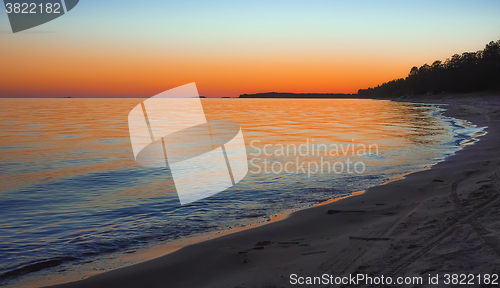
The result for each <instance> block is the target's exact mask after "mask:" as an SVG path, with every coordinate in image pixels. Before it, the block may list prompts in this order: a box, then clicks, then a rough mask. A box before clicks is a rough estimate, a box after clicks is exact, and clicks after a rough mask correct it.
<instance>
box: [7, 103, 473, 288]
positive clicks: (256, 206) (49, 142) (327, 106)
mask: <svg viewBox="0 0 500 288" xmlns="http://www.w3.org/2000/svg"><path fill="white" fill-rule="evenodd" d="M142 100H143V99H0V121H1V122H0V123H1V124H0V171H1V174H0V183H1V188H0V229H1V230H0V275H3V276H0V281H3V282H4V283H6V282H5V281H10V280H11V279H12V278H15V277H19V276H21V275H23V274H26V273H28V272H30V271H33V270H39V269H42V268H46V267H49V266H58V269H62V268H61V267H64V266H65V265H73V266H74V265H79V264H80V263H83V262H85V261H89V259H95V258H98V257H100V256H102V255H105V254H106V253H110V252H116V251H118V252H119V251H127V250H130V249H136V248H138V247H139V248H140V247H142V246H144V245H151V244H152V243H153V244H154V243H164V242H166V241H170V240H172V239H177V238H180V237H185V236H192V235H196V234H199V233H204V232H207V231H214V230H220V229H227V228H231V227H239V226H242V225H244V224H247V223H250V222H255V221H266V220H267V219H268V218H269V216H270V215H273V214H277V213H280V212H283V211H286V210H289V209H298V208H304V207H309V206H311V205H313V204H316V203H319V202H321V201H325V200H327V199H331V198H334V197H338V196H340V195H345V194H347V193H350V192H353V191H358V190H363V189H366V188H368V187H371V186H374V185H378V184H380V183H383V182H385V181H386V180H389V179H393V178H396V177H400V176H401V175H404V174H406V173H409V172H413V171H418V170H422V169H427V168H429V167H430V166H431V165H433V164H435V163H437V162H439V161H441V160H443V159H444V158H445V157H446V156H448V155H450V154H452V153H454V152H455V151H457V150H458V149H460V147H461V146H462V145H463V143H470V142H471V139H474V136H477V135H478V133H480V131H481V129H479V128H475V127H474V126H471V125H469V124H467V123H465V122H463V121H458V120H456V119H452V118H447V117H444V116H442V115H441V113H440V112H441V111H442V108H440V107H437V106H433V105H424V104H410V103H399V102H390V101H374V100H353V99H314V100H310V99H293V100H284V99H202V102H203V106H204V109H205V112H206V114H207V118H208V119H209V120H233V121H236V122H238V123H239V124H240V125H241V127H242V130H243V135H244V137H245V142H246V146H247V151H248V153H249V163H251V165H250V168H249V169H250V172H249V174H248V175H247V176H246V177H245V178H244V179H243V180H242V181H241V182H239V183H238V184H237V185H235V186H234V187H232V188H231V189H228V190H226V191H224V192H222V193H219V194H216V195H214V196H212V197H209V198H206V199H203V200H201V201H197V202H194V203H190V204H189V205H186V206H180V205H179V200H178V198H177V195H176V191H175V186H174V185H173V182H172V177H171V176H170V173H169V171H168V168H167V169H165V168H143V167H140V166H138V165H137V164H136V162H135V161H134V158H133V154H132V148H131V144H130V141H129V134H128V126H127V116H128V113H129V111H130V110H131V109H132V108H133V107H134V106H135V105H137V104H139V103H140V102H141V101H142ZM312 144H316V145H319V144H323V145H325V146H321V145H320V146H317V147H320V148H319V149H318V150H314V149H312V151H316V153H314V152H313V153H303V154H302V155H300V154H299V153H286V155H283V153H280V150H281V149H282V148H281V147H293V146H294V145H295V147H299V146H300V145H309V147H311V146H310V145H312ZM369 144H374V145H376V147H377V153H370V154H365V155H358V154H357V153H356V154H355V155H351V154H346V155H334V156H332V155H331V154H328V152H331V151H329V148H327V149H325V147H334V146H332V145H337V147H341V146H342V147H344V148H345V147H349V145H369ZM287 145H288V146H287ZM264 147H265V148H266V150H264ZM304 147H305V146H304ZM264 151H265V152H266V153H267V154H268V155H264V154H263V153H264ZM259 152H261V153H259ZM347 160H349V161H351V162H352V163H358V162H362V163H363V164H364V167H365V169H364V171H363V173H349V172H348V171H347V170H344V171H343V172H342V173H332V172H330V171H329V172H325V171H326V170H325V171H323V173H310V171H305V170H302V169H296V168H297V167H296V166H297V165H298V166H300V165H301V163H321V161H329V162H331V163H335V162H341V163H346V161H347ZM264 161H267V162H268V163H271V164H264ZM287 162H292V164H291V165H290V166H288V168H289V169H288V172H287V171H281V170H279V169H277V168H279V167H283V166H284V165H285V164H286V163H287ZM265 165H268V167H267V168H268V173H266V172H265V168H266V167H265ZM269 165H274V166H269ZM280 165H281V166H280ZM306 166H307V165H306ZM273 167H274V168H275V169H274V170H272V169H271V170H269V168H273ZM259 168H260V171H259ZM313 168H314V166H313ZM290 171H292V173H290ZM200 181H202V180H201V179H200Z"/></svg>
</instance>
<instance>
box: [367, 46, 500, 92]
mask: <svg viewBox="0 0 500 288" xmlns="http://www.w3.org/2000/svg"><path fill="white" fill-rule="evenodd" d="M494 89H500V40H498V41H496V42H494V41H491V42H490V43H488V44H486V47H485V48H484V50H480V51H477V52H465V53H462V55H459V54H455V55H453V56H451V58H448V59H446V61H444V62H441V61H440V60H436V61H434V62H433V63H432V65H428V64H424V65H422V66H421V67H420V68H418V67H416V66H414V67H412V68H411V70H410V73H409V74H408V76H407V77H406V78H400V79H395V80H392V81H389V82H387V83H384V84H382V85H379V86H377V87H374V88H368V89H360V90H359V91H358V96H359V97H387V98H391V97H399V96H403V95H417V94H439V93H445V92H454V93H468V92H476V91H485V90H494Z"/></svg>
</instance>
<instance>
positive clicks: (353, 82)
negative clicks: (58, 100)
mask: <svg viewBox="0 0 500 288" xmlns="http://www.w3.org/2000/svg"><path fill="white" fill-rule="evenodd" d="M9 48H11V49H10V52H9V54H10V57H9V58H8V59H6V61H4V62H3V63H2V66H3V67H4V68H5V69H2V71H0V87H1V88H0V89H1V96H3V97H23V96H28V97H64V96H71V97H120V96H121V97H149V96H152V95H155V94H157V93H160V92H162V91H165V90H168V89H171V88H174V87H177V86H180V85H183V84H187V83H190V82H196V84H197V87H198V90H199V93H200V95H203V96H208V97H211V96H212V97H216V96H231V97H237V96H239V95H240V94H245V93H246V94H251V93H260V92H294V93H357V91H358V89H360V88H367V87H372V86H376V85H378V84H381V83H383V82H386V81H389V80H392V79H394V78H399V77H405V76H406V75H407V73H408V71H409V69H410V68H411V65H410V62H412V61H411V60H409V59H408V60H407V61H405V62H402V61H394V62H393V61H390V57H391V55H389V54H391V53H386V54H385V55H382V57H380V58H377V57H373V54H376V53H374V51H372V53H364V54H363V53H361V52H359V51H358V52H356V51H354V52H353V51H332V52H329V51H326V50H325V51H317V53H309V52H306V53H301V51H298V52H297V51H292V52H290V51H284V53H281V54H280V53H279V51H271V52H270V53H267V54H266V53H262V54H258V53H253V54H252V53H248V54H246V55H242V54H244V53H241V52H240V53H232V54H225V55H221V53H207V54H210V55H198V56H197V57H193V56H192V55H191V54H187V53H185V54H184V55H183V53H176V52H172V53H171V54H170V55H169V53H162V51H152V52H151V53H137V52H136V51H134V49H123V50H122V51H116V52H114V53H110V52H109V50H104V49H103V50H99V49H95V48H94V47H90V49H86V51H85V53H84V54H83V53H81V48H78V47H70V49H68V46H64V47H60V48H59V47H55V46H53V45H50V44H47V43H45V45H40V46H39V48H38V49H37V51H38V53H39V54H38V55H34V54H33V53H27V51H26V49H15V48H14V47H9ZM71 48H72V49H71ZM111 50H112V49H111ZM112 51H113V50H112ZM356 54H358V55H356ZM172 55H173V56H172ZM261 55H262V56H261ZM379 56H381V55H380V54H379ZM415 61H418V59H415ZM6 72H8V73H6Z"/></svg>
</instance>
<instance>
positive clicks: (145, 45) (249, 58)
mask: <svg viewBox="0 0 500 288" xmlns="http://www.w3.org/2000/svg"><path fill="white" fill-rule="evenodd" d="M457 1H458V0H456V1H455V0H454V1H452V0H446V1H442V2H439V1H431V0H423V1H421V2H418V3H409V2H408V3H406V2H405V3H403V2H401V1H395V0H384V1H381V2H380V3H378V2H377V3H375V1H367V0H362V1H360V5H357V4H356V5H355V4H354V3H352V2H350V1H340V0H339V1H323V0H318V1H313V2H311V3H306V2H301V1H276V2H272V3H271V2H268V1H262V0H257V1H255V2H237V1H226V0H220V1H195V0H193V1H187V2H170V1H153V2H154V3H155V5H142V4H141V3H142V2H134V1H130V2H127V1H118V0H109V2H105V3H104V2H102V1H101V2H99V1H94V0H88V1H81V2H80V3H79V5H78V7H76V8H75V9H74V10H72V11H71V13H68V15H67V16H66V15H64V17H61V19H57V20H55V21H52V22H49V23H47V24H44V25H43V26H40V27H36V28H34V29H32V30H28V31H26V32H21V33H15V34H12V33H10V31H8V29H10V26H9V25H10V24H9V22H8V19H7V17H4V16H6V14H3V13H5V12H3V11H0V97H151V96H153V95H156V94H158V93H161V92H163V91H166V90H169V89H172V88H174V87H177V86H180V85H184V84H187V83H191V82H195V83H196V85H197V87H198V90H199V93H200V95H202V96H208V97H221V96H230V97H237V96H239V95H241V94H252V93H264V92H294V93H357V91H358V89H366V88H368V87H375V86H377V85H380V84H382V83H384V82H387V81H391V80H393V79H397V78H404V77H406V76H407V75H408V72H409V71H410V69H411V67H413V66H421V65H423V64H425V63H427V64H431V63H432V62H433V61H435V60H441V61H444V60H446V58H448V57H451V56H452V55H453V54H455V53H459V54H461V53H462V52H469V51H478V50H481V49H483V48H484V45H485V44H486V43H488V42H490V41H492V40H497V39H498V38H500V34H498V31H497V29H496V27H498V25H500V17H497V16H498V15H497V14H496V12H495V11H498V9H496V8H500V2H497V1H491V0H479V2H481V5H478V4H479V2H477V3H472V2H467V1H458V2H460V3H459V4H457V3H458V2H457ZM358 4H359V3H358ZM361 4H362V5H361ZM116 5H118V7H120V10H119V11H118V12H119V13H115V12H116V11H115V9H116V7H117V6H116ZM442 11H448V12H449V13H446V14H443V13H442ZM497 24H498V25H497Z"/></svg>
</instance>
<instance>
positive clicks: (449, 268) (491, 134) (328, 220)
mask: <svg viewBox="0 0 500 288" xmlns="http://www.w3.org/2000/svg"><path fill="white" fill-rule="evenodd" d="M412 101H416V102H418V101H417V100H415V99H412ZM421 101H422V102H426V103H444V104H449V105H448V106H447V111H446V112H445V115H446V116H451V117H455V118H458V119H464V120H468V121H470V122H472V123H474V124H476V125H478V126H488V128H487V130H486V131H487V134H486V135H485V136H482V137H481V138H480V141H478V142H476V143H475V144H474V145H469V146H466V147H465V148H464V149H462V150H460V151H459V152H457V153H456V154H455V155H453V156H450V157H448V158H447V159H446V160H445V161H443V162H441V163H439V164H437V165H434V166H433V167H432V168H431V169H429V170H426V171H421V172H417V173H413V174H411V175H408V176H407V177H405V179H402V180H398V181H393V182H390V183H388V184H385V185H382V186H377V187H373V188H370V189H368V190H367V191H366V192H365V193H363V194H362V195H359V196H355V197H348V198H345V199H342V200H340V201H336V202H333V203H330V204H327V205H322V206H318V207H313V208H310V209H305V210H301V211H298V212H295V213H292V214H290V215H289V216H288V217H287V218H286V219H284V220H281V221H276V222H273V223H270V224H268V225H263V226H260V227H256V228H252V229H248V230H243V231H240V232H238V233H234V234H230V235H226V236H222V237H219V238H215V239H211V240H208V241H204V242H201V243H197V244H194V245H190V246H187V247H184V248H182V249H180V250H177V251H175V252H173V253H170V254H168V255H165V256H162V257H159V258H156V259H153V260H150V261H146V262H143V263H139V264H136V265H132V266H129V267H124V268H120V269H116V270H112V271H109V272H106V273H102V274H99V275H96V276H92V277H90V278H87V279H85V280H82V281H77V282H73V283H68V284H63V285H58V286H53V287H65V288H66V287H68V288H69V287H75V288H76V287H97V288H99V287H169V288H171V287H309V286H308V285H292V284H291V276H290V275H291V274H296V276H297V277H320V276H322V275H323V274H324V273H327V274H330V275H333V276H348V275H349V274H356V273H361V274H368V275H372V276H380V275H385V276H393V277H399V276H405V277H406V276H423V277H425V279H427V277H428V275H429V274H432V275H433V276H434V275H436V274H439V275H440V277H443V275H444V274H446V273H459V274H461V273H465V274H469V273H474V274H488V273H489V274H493V273H498V272H499V271H500V235H499V233H500V197H499V196H500V134H499V131H500V127H499V126H500V97H498V96H485V95H481V96H473V95H470V96H467V95H465V96H461V97H453V96H440V99H435V98H434V100H429V99H425V98H422V99H421ZM442 279H443V278H441V280H442ZM334 286H335V285H331V287H334ZM361 286H363V285H361ZM420 286H424V287H425V286H429V287H431V286H430V285H428V284H425V283H424V285H418V287H420ZM470 286H471V287H476V286H477V287H483V286H481V285H479V284H477V283H476V284H474V285H470ZM311 287H328V285H316V286H314V285H312V286H311ZM408 287H414V286H408ZM432 287H436V286H432ZM468 287H469V286H468Z"/></svg>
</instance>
